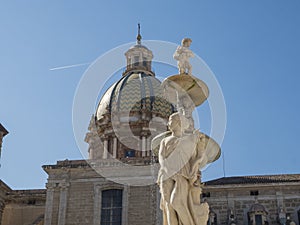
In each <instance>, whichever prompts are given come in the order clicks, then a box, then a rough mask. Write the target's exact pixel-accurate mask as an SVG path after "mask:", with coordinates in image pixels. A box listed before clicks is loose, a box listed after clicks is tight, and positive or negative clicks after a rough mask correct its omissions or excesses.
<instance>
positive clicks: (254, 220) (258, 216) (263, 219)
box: [248, 203, 268, 225]
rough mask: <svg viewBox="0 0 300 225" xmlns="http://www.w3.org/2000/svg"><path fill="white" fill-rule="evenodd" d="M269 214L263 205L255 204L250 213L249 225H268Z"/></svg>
mask: <svg viewBox="0 0 300 225" xmlns="http://www.w3.org/2000/svg"><path fill="white" fill-rule="evenodd" d="M267 216H268V212H267V211H266V209H265V207H264V206H263V205H261V204H258V203H254V204H253V205H252V206H251V208H250V210H249V212H248V224H249V225H253V224H255V225H265V224H268V220H267Z"/></svg>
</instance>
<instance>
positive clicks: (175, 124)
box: [168, 116, 180, 131]
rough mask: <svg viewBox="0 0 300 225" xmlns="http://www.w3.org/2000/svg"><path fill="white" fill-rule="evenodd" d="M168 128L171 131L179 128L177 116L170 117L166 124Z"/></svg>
mask: <svg viewBox="0 0 300 225" xmlns="http://www.w3.org/2000/svg"><path fill="white" fill-rule="evenodd" d="M168 126H169V128H170V130H171V131H174V130H176V129H178V128H180V118H179V117H177V116H171V117H170V119H169V122H168Z"/></svg>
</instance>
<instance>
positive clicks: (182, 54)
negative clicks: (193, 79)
mask: <svg viewBox="0 0 300 225" xmlns="http://www.w3.org/2000/svg"><path fill="white" fill-rule="evenodd" d="M191 43H192V39H190V38H184V39H183V40H182V41H181V46H178V47H177V49H176V51H175V53H174V55H173V58H174V59H175V60H177V61H178V63H177V65H178V69H179V74H188V75H192V65H191V64H190V62H189V58H191V57H194V53H193V52H192V51H191V50H190V49H189V47H190V45H191Z"/></svg>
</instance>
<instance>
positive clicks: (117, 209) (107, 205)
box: [101, 189, 123, 225]
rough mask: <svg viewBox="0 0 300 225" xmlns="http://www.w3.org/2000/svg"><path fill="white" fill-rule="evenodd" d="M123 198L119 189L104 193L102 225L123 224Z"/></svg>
mask: <svg viewBox="0 0 300 225" xmlns="http://www.w3.org/2000/svg"><path fill="white" fill-rule="evenodd" d="M122 196H123V192H122V190H119V189H111V190H104V191H102V198H101V199H102V200H101V225H121V224H122Z"/></svg>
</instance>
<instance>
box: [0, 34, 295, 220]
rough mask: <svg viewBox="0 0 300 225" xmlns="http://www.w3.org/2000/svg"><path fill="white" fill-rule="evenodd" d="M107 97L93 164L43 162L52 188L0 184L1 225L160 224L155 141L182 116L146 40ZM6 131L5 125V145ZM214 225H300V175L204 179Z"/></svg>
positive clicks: (96, 119)
mask: <svg viewBox="0 0 300 225" xmlns="http://www.w3.org/2000/svg"><path fill="white" fill-rule="evenodd" d="M125 57H126V60H127V66H126V70H125V72H123V74H122V75H120V79H119V80H118V81H117V82H116V83H115V84H113V85H112V86H111V87H110V88H108V90H107V91H106V92H105V94H104V95H103V96H102V98H101V100H100V102H99V104H98V107H97V110H96V112H95V115H93V116H92V118H91V121H90V125H89V128H88V130H89V132H88V133H87V134H86V137H85V141H86V142H87V143H88V144H89V150H88V151H89V159H87V160H64V161H57V163H56V164H53V165H44V166H43V169H44V171H45V172H46V173H47V174H48V180H47V184H46V189H40V190H36V189H34V190H12V189H11V188H10V187H9V186H8V185H7V184H5V183H4V182H3V181H1V180H0V222H1V223H0V224H1V225H149V224H150V225H162V213H161V210H160V193H159V188H158V186H157V184H156V178H157V173H158V169H159V164H158V160H157V156H156V154H155V152H153V151H152V149H151V140H152V138H153V137H155V136H156V135H158V134H160V133H162V132H164V131H167V129H168V128H167V123H168V118H169V116H170V115H171V114H172V113H174V112H175V111H176V109H175V108H174V106H173V105H172V104H170V103H169V102H168V101H166V100H165V99H164V98H163V96H162V94H163V93H162V90H161V88H160V81H159V80H158V79H157V78H155V73H154V72H153V71H152V69H151V62H152V58H153V53H152V51H151V50H149V49H148V48H147V47H146V46H144V45H142V43H141V36H140V35H138V37H137V43H136V45H134V46H132V47H131V48H130V49H129V50H128V51H127V52H126V53H125ZM7 134H8V131H7V130H6V129H5V128H4V127H3V126H2V125H1V124H0V148H1V144H2V139H3V137H4V136H5V135H7ZM201 199H202V200H203V201H207V202H208V204H209V206H210V213H209V220H208V222H207V224H209V225H212V224H214V225H217V224H218V225H229V224H241V225H242V224H245V225H246V224H249V225H252V224H253V225H254V224H255V225H260V224H261V225H263V224H274V225H275V224H291V225H292V224H298V225H299V224H300V174H287V175H270V176H268V175H265V176H240V177H222V178H219V179H215V180H210V181H206V182H203V192H202V198H201Z"/></svg>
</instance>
